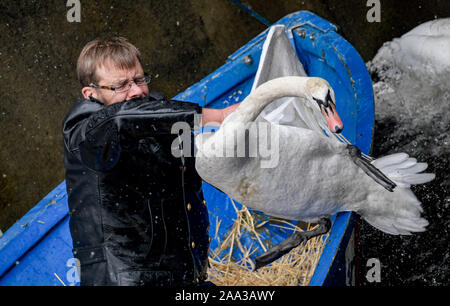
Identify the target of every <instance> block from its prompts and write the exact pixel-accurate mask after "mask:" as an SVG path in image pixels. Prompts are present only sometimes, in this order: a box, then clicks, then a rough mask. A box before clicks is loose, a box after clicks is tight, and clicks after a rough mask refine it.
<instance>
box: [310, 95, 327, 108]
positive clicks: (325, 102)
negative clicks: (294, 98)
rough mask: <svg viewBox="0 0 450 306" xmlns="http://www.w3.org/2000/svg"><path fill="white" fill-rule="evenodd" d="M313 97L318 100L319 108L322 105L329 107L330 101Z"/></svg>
mask: <svg viewBox="0 0 450 306" xmlns="http://www.w3.org/2000/svg"><path fill="white" fill-rule="evenodd" d="M313 99H314V101H316V102H317V104H318V105H319V108H321V107H322V105H323V106H324V107H328V101H326V100H325V101H324V100H322V99H316V98H314V97H313Z"/></svg>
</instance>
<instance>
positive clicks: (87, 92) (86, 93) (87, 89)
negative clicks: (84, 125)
mask: <svg viewBox="0 0 450 306" xmlns="http://www.w3.org/2000/svg"><path fill="white" fill-rule="evenodd" d="M81 94H82V95H83V97H84V98H85V99H86V100H89V96H92V97H94V98H97V95H96V92H95V90H94V88H92V87H90V86H86V87H83V88H82V89H81Z"/></svg>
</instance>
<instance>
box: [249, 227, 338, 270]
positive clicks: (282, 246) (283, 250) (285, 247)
mask: <svg viewBox="0 0 450 306" xmlns="http://www.w3.org/2000/svg"><path fill="white" fill-rule="evenodd" d="M318 224H319V226H318V227H317V228H316V229H314V230H312V231H307V232H295V233H294V234H292V235H291V236H290V237H289V238H287V239H286V240H284V241H282V242H280V243H279V244H277V245H276V246H274V247H273V248H271V249H269V250H268V251H267V252H265V253H264V254H262V255H259V256H257V257H255V271H256V270H258V269H259V268H261V267H264V266H266V265H268V264H270V263H271V262H273V261H275V260H277V259H278V258H280V257H281V256H283V255H285V254H287V253H289V251H290V250H292V249H293V248H295V247H297V246H299V245H300V243H302V242H303V241H308V240H309V239H311V238H313V237H316V236H319V235H322V234H325V233H328V231H329V230H330V227H331V221H330V219H327V218H322V219H320V220H319V222H318Z"/></svg>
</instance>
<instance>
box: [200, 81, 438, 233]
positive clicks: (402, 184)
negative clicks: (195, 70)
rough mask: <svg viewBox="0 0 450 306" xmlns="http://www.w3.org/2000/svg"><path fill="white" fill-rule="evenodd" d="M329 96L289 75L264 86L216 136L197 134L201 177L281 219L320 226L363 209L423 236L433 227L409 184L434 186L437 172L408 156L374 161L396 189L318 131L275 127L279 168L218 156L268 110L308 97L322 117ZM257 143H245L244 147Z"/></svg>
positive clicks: (374, 219) (372, 219) (319, 84)
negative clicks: (274, 104)
mask: <svg viewBox="0 0 450 306" xmlns="http://www.w3.org/2000/svg"><path fill="white" fill-rule="evenodd" d="M327 91H329V92H331V96H332V99H333V102H334V94H333V91H332V89H331V87H330V86H329V84H328V83H327V82H326V81H325V80H323V79H320V78H309V77H298V76H293V77H283V78H278V79H273V80H270V81H268V82H266V83H264V84H262V85H260V86H259V87H258V88H256V89H255V90H254V91H253V92H252V93H251V94H250V95H249V96H248V97H247V98H246V99H245V100H244V101H243V102H242V103H241V105H240V106H239V107H238V108H237V109H236V110H235V111H234V112H233V113H232V114H231V115H229V116H228V117H227V118H226V119H225V121H224V122H223V123H222V125H221V127H220V129H219V130H218V131H217V132H216V133H203V134H199V135H198V136H196V145H197V149H198V153H197V157H196V169H197V171H198V173H199V175H200V176H201V177H202V179H203V180H205V181H206V182H208V183H210V184H211V185H213V186H215V187H217V188H218V189H220V190H222V191H223V192H225V193H226V194H228V195H229V196H230V197H231V198H233V199H235V200H237V201H238V202H240V203H241V204H244V205H247V206H248V207H251V208H253V209H256V210H260V211H263V212H264V213H266V214H268V215H272V216H275V217H282V218H286V219H291V220H303V221H310V222H316V221H318V220H319V219H321V218H323V217H329V216H330V215H333V214H335V213H337V212H340V211H355V212H358V213H359V214H361V215H362V216H363V217H364V219H366V220H367V221H368V222H369V223H370V224H372V225H373V226H375V227H377V228H378V229H380V230H382V231H384V232H387V233H390V234H410V233H411V232H420V231H423V230H424V229H425V226H426V225H427V224H428V222H427V221H426V220H425V219H423V218H421V216H420V213H421V211H422V209H421V206H420V202H419V201H418V200H417V198H416V197H415V196H414V194H413V193H412V192H411V190H410V189H409V186H410V184H418V183H424V182H427V181H430V180H432V179H433V178H434V175H433V174H419V172H421V171H423V170H424V169H425V168H426V164H424V163H417V162H416V161H415V159H411V158H409V157H408V156H407V155H406V154H394V155H389V156H387V157H384V158H382V159H378V160H374V161H373V162H372V164H373V165H375V166H376V167H377V168H379V169H380V170H381V171H382V172H384V174H385V175H386V176H387V177H389V178H390V179H391V180H392V181H394V182H395V183H396V184H397V187H396V188H395V189H394V191H393V192H389V191H388V190H386V189H385V188H383V186H381V185H380V184H378V183H376V182H375V181H374V180H373V179H372V178H371V177H369V176H368V175H367V174H366V173H364V171H363V170H361V168H360V167H358V166H357V165H356V164H355V163H354V162H353V161H352V158H351V156H350V155H349V153H348V150H347V145H346V144H344V143H342V142H340V141H338V140H337V139H336V138H334V137H326V136H325V134H324V133H323V132H318V131H317V129H309V128H301V127H293V126H283V125H275V124H273V123H269V124H270V127H271V130H272V131H273V132H275V133H277V139H278V145H279V150H278V153H279V160H278V164H277V165H276V166H275V167H267V168H263V167H261V159H262V158H261V157H217V151H214V150H213V149H212V148H217V147H221V146H223V147H224V148H225V150H228V151H236V148H237V146H236V142H234V143H231V144H230V143H225V139H230V136H231V135H235V134H236V133H237V132H238V131H240V130H241V129H242V128H243V127H248V126H250V125H251V124H253V123H254V120H255V119H256V118H257V116H258V115H259V114H260V113H261V111H262V110H263V109H264V107H265V106H266V105H268V104H269V103H270V102H272V101H273V100H276V99H278V98H281V97H292V96H295V97H300V98H302V100H303V101H306V102H307V103H308V104H307V105H306V108H305V109H308V110H309V113H310V118H318V117H320V114H321V113H322V114H323V111H322V112H321V109H320V108H319V107H320V106H319V105H320V104H317V103H315V102H314V101H313V100H316V101H317V99H318V100H324V99H325V96H326V94H327ZM324 122H325V121H324V119H323V118H322V120H319V121H318V122H316V125H317V126H320V127H321V128H322V129H324V128H325V127H326V124H324ZM328 133H330V130H329V129H328ZM237 134H238V135H239V134H240V135H243V134H242V133H237ZM249 141H251V140H250V139H248V138H247V139H245V138H242V137H241V139H239V137H238V139H237V143H239V142H247V143H248V142H249ZM226 156H230V155H226ZM234 156H237V155H234Z"/></svg>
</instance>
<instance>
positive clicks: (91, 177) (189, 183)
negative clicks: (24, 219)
mask: <svg viewBox="0 0 450 306" xmlns="http://www.w3.org/2000/svg"><path fill="white" fill-rule="evenodd" d="M77 74H78V78H79V81H80V83H81V85H82V86H83V88H82V90H81V92H82V95H83V97H84V99H78V100H77V101H76V102H75V104H74V105H73V107H72V108H71V110H70V111H69V113H68V114H67V116H66V118H65V119H64V122H63V136H64V165H65V167H66V184H67V193H68V203H69V209H70V216H71V217H70V231H71V235H72V238H73V254H74V256H75V257H76V258H77V259H78V260H79V261H80V266H81V269H80V274H81V275H80V278H81V285H151V286H184V285H191V284H201V283H202V282H204V280H205V279H206V277H207V275H206V270H207V262H208V259H207V258H208V254H207V253H208V247H209V237H208V227H209V224H208V213H207V209H206V206H205V205H206V203H205V202H204V201H203V195H202V193H201V179H200V177H199V176H198V175H197V173H196V172H195V168H194V158H192V157H184V156H182V157H181V158H175V157H174V156H173V155H172V153H171V145H172V143H173V141H174V140H175V139H176V138H177V136H178V135H174V134H171V126H172V124H174V123H176V122H180V121H184V122H187V123H188V124H189V125H190V126H191V127H193V124H194V116H195V115H196V114H197V113H199V112H200V111H201V108H200V107H199V106H198V105H196V104H191V103H186V102H179V101H167V100H165V99H164V97H163V95H162V94H160V93H157V92H149V89H148V83H149V82H150V78H149V77H148V76H147V75H146V74H144V71H143V69H142V65H141V56H140V53H139V51H138V50H137V49H136V47H134V46H133V45H132V44H130V43H129V42H128V41H127V40H126V39H124V38H112V39H109V40H95V41H92V42H90V43H88V44H87V45H86V46H85V47H84V48H83V50H82V51H81V54H80V57H79V59H78V62H77ZM235 107H236V106H232V107H229V108H226V109H224V110H208V109H203V110H202V114H203V117H202V121H203V122H209V121H215V122H219V123H220V122H221V121H222V120H223V119H224V118H225V117H226V115H228V114H229V113H231V112H232V111H233V110H234V108H235Z"/></svg>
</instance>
